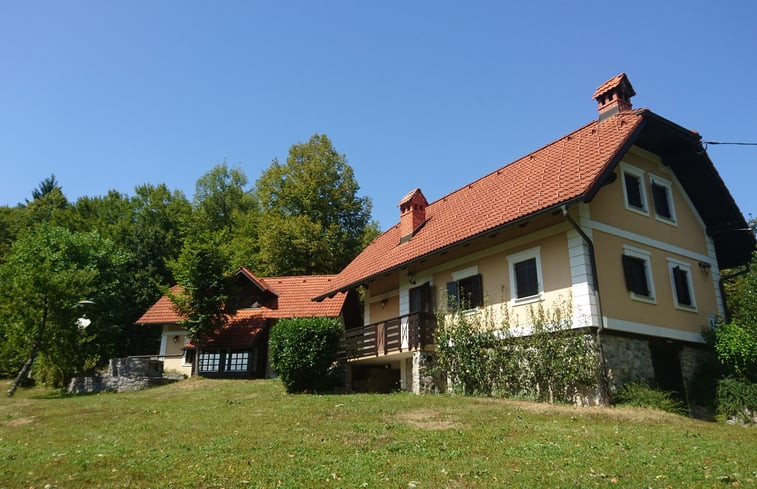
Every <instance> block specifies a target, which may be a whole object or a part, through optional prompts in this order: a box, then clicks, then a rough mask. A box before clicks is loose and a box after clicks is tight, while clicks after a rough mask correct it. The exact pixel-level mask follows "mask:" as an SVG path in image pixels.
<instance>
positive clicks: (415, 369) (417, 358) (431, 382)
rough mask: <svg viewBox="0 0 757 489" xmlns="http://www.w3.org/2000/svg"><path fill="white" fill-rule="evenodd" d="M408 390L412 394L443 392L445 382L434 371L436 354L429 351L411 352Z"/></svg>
mask: <svg viewBox="0 0 757 489" xmlns="http://www.w3.org/2000/svg"><path fill="white" fill-rule="evenodd" d="M412 362H413V366H412V369H411V372H412V373H411V376H412V379H411V381H410V386H409V387H410V390H411V391H412V392H413V393H414V394H430V393H435V392H445V391H446V382H445V381H444V379H443V378H442V377H441V376H440V375H439V373H438V372H436V371H435V369H434V367H435V364H436V356H435V355H434V354H433V353H430V352H424V351H416V352H413V358H412Z"/></svg>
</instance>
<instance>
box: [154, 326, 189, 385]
mask: <svg viewBox="0 0 757 489" xmlns="http://www.w3.org/2000/svg"><path fill="white" fill-rule="evenodd" d="M186 342H187V337H186V331H184V330H182V329H179V328H177V326H176V325H166V326H164V327H163V335H162V337H161V341H160V356H161V357H162V359H163V370H165V371H173V372H179V373H182V374H185V375H187V376H190V375H191V374H192V365H188V364H185V363H184V351H183V350H182V347H183V346H184V344H186Z"/></svg>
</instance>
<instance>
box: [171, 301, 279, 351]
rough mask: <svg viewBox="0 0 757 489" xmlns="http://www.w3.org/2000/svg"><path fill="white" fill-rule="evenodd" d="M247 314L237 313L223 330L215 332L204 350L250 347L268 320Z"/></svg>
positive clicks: (245, 312)
mask: <svg viewBox="0 0 757 489" xmlns="http://www.w3.org/2000/svg"><path fill="white" fill-rule="evenodd" d="M248 312H249V310H248V311H240V312H239V313H237V315H236V316H234V319H232V320H231V321H230V322H229V324H227V325H226V327H225V328H223V329H222V330H220V331H216V333H215V335H213V336H212V337H211V338H210V339H208V340H207V341H206V342H205V348H212V347H216V348H227V347H234V348H239V349H245V348H249V347H251V346H252V345H253V343H255V339H256V338H257V336H258V334H260V333H261V332H262V331H263V330H264V329H265V327H266V325H267V323H268V319H266V318H265V317H262V316H260V315H255V314H248ZM193 346H194V345H192V344H191V343H187V344H186V345H185V347H193Z"/></svg>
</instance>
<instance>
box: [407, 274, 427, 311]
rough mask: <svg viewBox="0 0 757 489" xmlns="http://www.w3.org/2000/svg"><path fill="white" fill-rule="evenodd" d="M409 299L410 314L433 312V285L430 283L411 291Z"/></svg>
mask: <svg viewBox="0 0 757 489" xmlns="http://www.w3.org/2000/svg"><path fill="white" fill-rule="evenodd" d="M409 298H410V310H409V312H410V314H413V313H416V312H431V310H432V309H431V285H430V284H429V283H428V282H426V283H424V284H423V285H419V286H418V287H413V288H412V289H410V292H409Z"/></svg>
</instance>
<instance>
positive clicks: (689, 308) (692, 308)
mask: <svg viewBox="0 0 757 489" xmlns="http://www.w3.org/2000/svg"><path fill="white" fill-rule="evenodd" d="M676 309H678V310H679V311H684V312H693V313H696V312H697V307H696V306H685V305H681V304H676Z"/></svg>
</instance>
